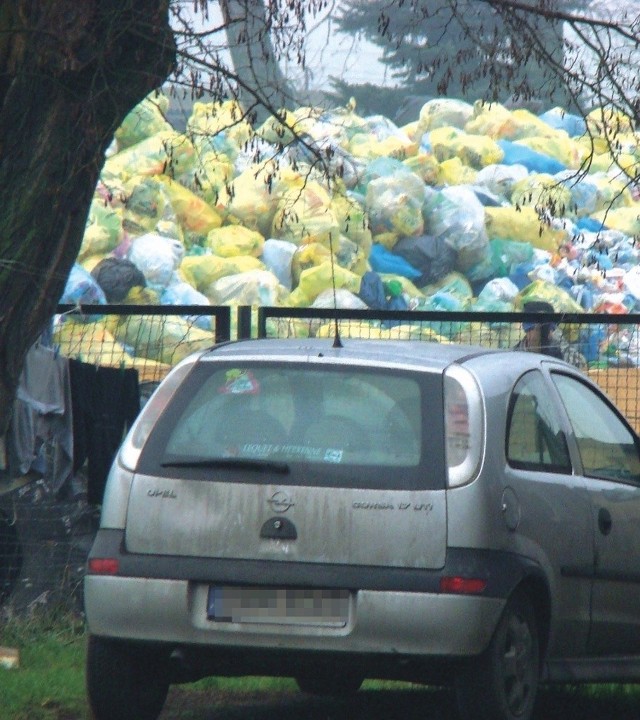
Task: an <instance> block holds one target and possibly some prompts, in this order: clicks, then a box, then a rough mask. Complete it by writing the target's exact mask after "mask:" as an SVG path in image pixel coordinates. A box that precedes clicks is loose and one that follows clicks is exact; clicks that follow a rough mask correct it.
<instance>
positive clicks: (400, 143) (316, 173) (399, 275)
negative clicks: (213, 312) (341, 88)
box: [61, 94, 640, 360]
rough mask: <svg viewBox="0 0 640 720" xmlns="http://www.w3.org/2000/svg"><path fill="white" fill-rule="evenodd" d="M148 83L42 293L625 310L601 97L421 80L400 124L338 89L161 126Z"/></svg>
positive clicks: (638, 209)
mask: <svg viewBox="0 0 640 720" xmlns="http://www.w3.org/2000/svg"><path fill="white" fill-rule="evenodd" d="M168 102H169V100H168V98H167V97H166V96H163V95H158V94H154V95H152V96H149V97H148V98H147V99H145V100H144V101H143V102H142V103H141V104H140V105H139V106H138V107H136V108H135V109H134V110H133V111H132V112H131V113H130V114H129V116H128V117H127V118H126V119H125V121H124V123H123V125H122V126H121V127H120V128H119V129H118V131H117V133H116V137H115V140H114V143H113V145H112V147H111V148H110V150H109V153H108V157H107V160H106V162H105V165H104V169H103V171H102V174H101V178H100V182H99V183H98V186H97V187H96V190H95V195H94V199H93V202H92V206H91V211H90V214H89V218H88V222H87V226H86V231H85V235H84V240H83V243H82V248H81V251H80V254H79V256H78V260H77V263H76V266H75V267H74V270H73V272H72V274H71V276H70V278H69V282H68V283H67V287H66V289H65V293H64V295H63V297H62V298H61V302H65V303H74V304H75V303H83V304H85V303H98V304H100V303H106V302H109V303H113V302H116V303H120V302H123V303H131V302H135V303H140V302H143V303H152V304H164V305H175V304H200V305H207V304H211V305H268V306H285V307H326V306H331V307H332V306H333V305H334V303H335V304H336V305H337V306H338V307H341V308H353V309H360V308H373V309H408V310H458V311H476V310H485V311H513V310H519V309H521V308H522V305H523V304H524V303H525V302H527V301H528V300H531V299H535V300H545V301H548V302H550V303H551V304H552V305H553V307H554V309H555V310H556V311H558V312H590V313H602V312H606V313H619V314H625V313H629V312H635V311H637V308H638V303H639V302H640V262H639V251H638V248H637V247H636V239H637V238H638V237H639V236H640V187H639V186H638V183H637V179H635V180H634V178H637V176H638V173H639V172H640V143H639V140H640V134H639V133H638V132H637V130H636V128H634V127H633V125H632V122H631V121H630V119H629V118H627V117H625V116H623V115H621V114H620V113H618V112H614V111H612V110H609V109H607V108H596V109H594V110H593V111H592V112H591V113H590V114H589V115H588V116H587V117H586V118H582V117H579V116H577V115H572V114H571V113H569V112H565V110H563V109H562V108H558V107H556V108H551V109H549V110H548V111H546V112H544V113H542V114H540V115H535V114H534V113H532V112H530V111H529V110H526V109H507V108H506V107H504V106H502V105H500V104H497V103H492V104H487V103H484V102H481V101H478V102H476V103H474V104H471V103H467V102H463V101H460V100H456V99H450V98H437V99H432V100H429V101H427V102H426V103H425V104H424V105H423V106H422V109H421V111H420V114H419V116H418V117H417V118H415V120H414V121H413V122H410V123H409V124H407V125H404V126H402V127H398V126H396V125H395V124H394V123H393V122H392V121H391V120H390V119H388V118H387V117H383V116H380V115H376V116H369V117H361V116H359V115H358V113H357V111H356V109H355V108H354V107H352V106H349V107H346V108H339V109H335V110H323V109H320V108H313V107H303V108H298V109H297V110H295V111H286V112H285V111H283V112H282V116H281V118H279V119H276V118H272V119H271V120H268V121H266V122H265V123H263V124H262V125H260V126H259V127H253V126H251V125H250V124H249V123H248V122H247V120H246V119H243V115H242V113H241V111H240V108H239V107H238V106H237V105H236V104H235V103H234V102H232V101H229V102H222V103H205V102H196V103H195V104H194V106H193V111H192V114H191V116H190V118H189V119H188V121H187V124H186V130H185V131H184V132H178V131H177V130H175V129H174V128H173V127H171V126H170V125H169V123H168V122H167V120H166V119H165V115H164V112H165V111H166V109H167V107H168ZM291 127H293V128H295V131H296V137H294V135H293V134H292V132H291V130H290V128H291ZM328 178H330V179H328ZM183 330H184V329H183V328H178V329H176V333H177V335H178V336H179V335H180V333H181V332H182V331H183ZM110 331H111V332H112V333H113V335H114V337H116V338H117V339H119V337H118V328H117V327H112V328H110ZM184 331H185V332H186V330H184ZM189 331H193V332H196V331H199V332H202V333H204V335H203V337H202V338H196V339H195V345H196V346H197V344H198V342H199V341H200V340H202V342H203V343H205V342H209V341H210V339H211V338H210V337H209V335H210V334H211V333H210V328H207V327H200V328H198V327H192V326H191V325H190V326H189ZM125 341H126V338H123V339H122V342H125ZM155 359H158V360H160V359H161V358H155Z"/></svg>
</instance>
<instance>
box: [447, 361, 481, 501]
mask: <svg viewBox="0 0 640 720" xmlns="http://www.w3.org/2000/svg"><path fill="white" fill-rule="evenodd" d="M444 411H445V444H446V455H447V470H448V486H449V487H459V486H460V485H466V484H467V483H469V482H471V481H472V480H473V479H474V478H475V477H476V475H477V473H478V470H479V469H480V464H481V461H482V449H483V447H484V420H483V417H484V409H483V403H482V395H481V394H480V390H479V388H478V384H477V383H476V381H475V378H474V377H473V375H472V374H471V373H470V372H468V371H467V370H465V369H464V368H462V367H460V366H459V365H451V366H450V367H448V368H447V369H446V371H445V375H444Z"/></svg>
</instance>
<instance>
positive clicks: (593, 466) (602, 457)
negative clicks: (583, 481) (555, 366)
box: [552, 373, 640, 483]
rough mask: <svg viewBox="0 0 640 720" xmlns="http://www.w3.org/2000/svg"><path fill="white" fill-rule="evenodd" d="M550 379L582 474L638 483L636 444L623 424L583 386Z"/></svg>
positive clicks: (639, 458)
mask: <svg viewBox="0 0 640 720" xmlns="http://www.w3.org/2000/svg"><path fill="white" fill-rule="evenodd" d="M552 377H553V381H554V383H555V385H556V387H557V388H558V392H559V393H560V397H561V398H562V401H563V403H564V406H565V408H566V411H567V415H568V416H569V420H570V421H571V426H572V428H573V432H574V435H575V438H576V442H577V444H578V450H579V451H580V458H581V460H582V467H583V471H584V474H585V475H587V476H588V477H595V478H602V479H604V480H619V481H622V482H627V481H630V482H635V483H640V454H639V449H638V444H637V440H636V437H635V435H634V434H633V432H632V431H631V430H630V429H629V427H628V426H627V424H626V423H625V422H624V420H623V419H622V418H621V417H620V416H619V415H618V413H617V412H616V411H615V410H614V409H613V408H612V407H611V406H610V405H609V404H608V403H607V402H606V401H605V400H604V399H603V398H602V397H600V396H599V395H598V394H597V393H596V392H594V390H592V389H591V388H590V387H589V386H588V385H586V384H585V383H582V382H580V381H579V380H577V379H576V378H573V377H569V376H568V375H563V374H561V373H553V374H552Z"/></svg>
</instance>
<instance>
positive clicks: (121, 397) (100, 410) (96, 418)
mask: <svg viewBox="0 0 640 720" xmlns="http://www.w3.org/2000/svg"><path fill="white" fill-rule="evenodd" d="M69 377H70V380H71V398H72V407H73V447H74V455H73V469H74V472H78V470H80V468H81V467H82V466H83V465H84V463H85V462H86V463H87V501H88V502H89V504H91V505H99V504H101V503H102V496H103V495H104V488H105V484H106V481H107V475H108V474H109V469H110V468H111V463H112V462H113V460H114V458H115V455H116V452H117V450H118V447H119V446H120V443H121V442H122V439H123V437H124V434H125V431H126V430H128V429H129V427H130V426H131V424H132V423H133V421H134V420H135V419H136V417H137V415H138V413H139V412H140V385H139V382H138V371H137V370H134V369H132V368H122V369H119V368H111V367H101V366H96V365H90V364H89V363H84V362H81V361H79V360H73V359H71V360H69Z"/></svg>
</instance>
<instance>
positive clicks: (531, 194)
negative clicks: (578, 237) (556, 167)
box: [511, 173, 574, 217]
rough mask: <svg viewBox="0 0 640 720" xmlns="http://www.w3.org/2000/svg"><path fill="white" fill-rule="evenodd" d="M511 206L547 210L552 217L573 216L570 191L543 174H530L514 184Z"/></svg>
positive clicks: (554, 179) (551, 177) (550, 176)
mask: <svg viewBox="0 0 640 720" xmlns="http://www.w3.org/2000/svg"><path fill="white" fill-rule="evenodd" d="M511 204H512V205H516V206H518V207H525V206H530V207H533V208H538V209H544V210H548V211H549V212H550V213H551V214H552V215H553V216H554V217H565V216H567V215H573V214H574V208H573V207H572V204H573V199H572V195H571V189H570V188H569V187H566V186H564V185H560V184H559V183H558V181H557V179H556V178H554V177H553V176H552V175H547V174H545V173H532V174H531V175H529V176H527V177H526V178H524V179H523V180H519V181H518V182H516V183H514V185H513V186H512V188H511Z"/></svg>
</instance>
